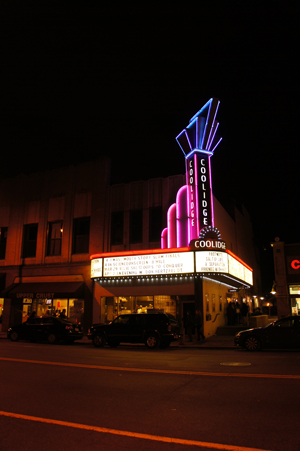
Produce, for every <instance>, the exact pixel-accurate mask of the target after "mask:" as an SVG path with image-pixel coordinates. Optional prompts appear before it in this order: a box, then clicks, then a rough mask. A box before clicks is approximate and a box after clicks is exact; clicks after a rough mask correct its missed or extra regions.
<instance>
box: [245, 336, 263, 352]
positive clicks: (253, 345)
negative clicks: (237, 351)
mask: <svg viewBox="0 0 300 451" xmlns="http://www.w3.org/2000/svg"><path fill="white" fill-rule="evenodd" d="M244 347H245V348H246V349H247V351H259V349H260V348H261V343H260V340H259V339H258V338H257V337H255V336H254V335H253V336H249V337H247V338H246V339H245V341H244Z"/></svg>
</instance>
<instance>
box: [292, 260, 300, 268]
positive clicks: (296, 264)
mask: <svg viewBox="0 0 300 451" xmlns="http://www.w3.org/2000/svg"><path fill="white" fill-rule="evenodd" d="M291 267H292V268H293V269H300V261H299V260H293V261H292V262H291Z"/></svg>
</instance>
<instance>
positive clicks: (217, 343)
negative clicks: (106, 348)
mask: <svg viewBox="0 0 300 451" xmlns="http://www.w3.org/2000/svg"><path fill="white" fill-rule="evenodd" d="M0 339H7V334H6V332H0ZM233 340H234V335H213V336H211V337H208V338H206V339H205V340H201V341H196V340H195V338H194V340H193V341H192V342H189V341H187V340H186V341H184V342H183V343H182V342H178V341H175V342H173V343H171V347H172V348H178V349H185V348H187V349H188V348H190V349H193V348H195V349H196V348H199V349H200V348H202V349H236V347H235V346H234V342H233ZM75 343H76V345H92V341H91V340H89V339H88V338H87V337H86V336H84V337H83V339H82V340H78V341H76V342H75Z"/></svg>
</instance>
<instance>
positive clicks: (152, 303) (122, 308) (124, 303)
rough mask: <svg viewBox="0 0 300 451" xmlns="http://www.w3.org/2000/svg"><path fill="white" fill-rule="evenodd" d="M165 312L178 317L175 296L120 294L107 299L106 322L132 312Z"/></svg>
mask: <svg viewBox="0 0 300 451" xmlns="http://www.w3.org/2000/svg"><path fill="white" fill-rule="evenodd" d="M149 312H163V313H168V314H171V315H173V316H174V317H176V300H175V298H174V297H173V296H120V297H114V298H107V299H106V301H105V322H110V321H113V319H115V318H116V317H117V316H119V315H125V314H130V313H141V314H143V313H149Z"/></svg>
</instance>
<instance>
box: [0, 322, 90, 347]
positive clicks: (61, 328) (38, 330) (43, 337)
mask: <svg viewBox="0 0 300 451" xmlns="http://www.w3.org/2000/svg"><path fill="white" fill-rule="evenodd" d="M7 337H8V338H10V339H11V340H12V341H18V340H30V341H48V343H56V342H58V341H64V342H67V343H73V342H74V341H75V340H80V339H81V338H82V337H83V333H82V331H81V327H80V325H78V324H73V323H71V322H70V321H68V320H65V319H63V318H55V317H37V318H32V319H28V321H26V322H25V323H23V324H18V325H17V326H13V327H11V328H9V329H8V331H7Z"/></svg>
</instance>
